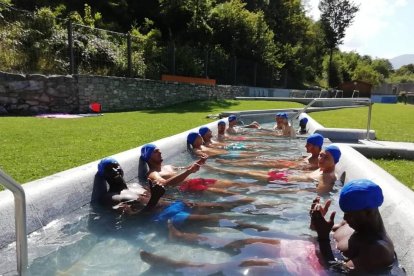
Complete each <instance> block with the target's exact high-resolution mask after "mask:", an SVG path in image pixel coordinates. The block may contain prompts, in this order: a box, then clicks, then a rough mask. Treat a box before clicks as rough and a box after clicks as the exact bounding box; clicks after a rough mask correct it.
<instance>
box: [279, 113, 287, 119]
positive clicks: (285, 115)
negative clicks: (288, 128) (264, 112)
mask: <svg viewBox="0 0 414 276" xmlns="http://www.w3.org/2000/svg"><path fill="white" fill-rule="evenodd" d="M279 117H280V118H283V119H287V118H288V115H287V114H286V112H282V113H280V115H279Z"/></svg>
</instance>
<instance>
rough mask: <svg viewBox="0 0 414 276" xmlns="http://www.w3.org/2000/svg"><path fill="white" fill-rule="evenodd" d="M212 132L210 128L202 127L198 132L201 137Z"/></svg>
mask: <svg viewBox="0 0 414 276" xmlns="http://www.w3.org/2000/svg"><path fill="white" fill-rule="evenodd" d="M209 131H210V129H209V128H208V127H200V129H199V130H198V133H199V134H200V135H201V136H204V135H205V134H206V133H207V132H209Z"/></svg>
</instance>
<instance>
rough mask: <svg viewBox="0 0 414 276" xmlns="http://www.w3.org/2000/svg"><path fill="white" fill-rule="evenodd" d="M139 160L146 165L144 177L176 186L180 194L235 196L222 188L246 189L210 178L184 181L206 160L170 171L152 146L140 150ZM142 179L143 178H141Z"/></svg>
mask: <svg viewBox="0 0 414 276" xmlns="http://www.w3.org/2000/svg"><path fill="white" fill-rule="evenodd" d="M140 160H142V161H144V162H146V164H147V165H148V169H149V170H148V172H147V173H146V175H145V176H146V177H147V179H148V180H150V181H151V182H153V183H158V184H160V185H162V186H164V187H165V186H178V189H179V190H180V191H182V192H187V191H188V192H201V191H209V192H213V193H219V194H223V195H235V194H236V193H233V192H230V191H227V190H226V189H223V188H228V187H234V186H242V187H247V186H248V184H245V183H235V182H233V181H230V180H222V179H211V178H192V179H186V178H187V177H188V176H190V175H191V174H192V173H195V172H197V171H198V170H199V168H200V166H201V165H203V164H204V163H205V162H206V158H204V157H202V158H200V159H199V160H198V161H197V162H195V163H193V164H192V165H190V166H188V167H183V168H181V170H178V169H177V167H172V166H170V170H168V171H166V170H165V169H163V168H164V167H165V166H163V165H162V162H163V159H162V154H161V151H160V149H159V148H157V147H156V146H155V145H153V144H147V145H144V146H142V148H141V156H140ZM141 177H143V176H141ZM246 200H247V199H246Z"/></svg>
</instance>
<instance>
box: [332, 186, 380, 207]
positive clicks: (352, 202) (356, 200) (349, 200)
mask: <svg viewBox="0 0 414 276" xmlns="http://www.w3.org/2000/svg"><path fill="white" fill-rule="evenodd" d="M383 202H384V196H383V195H382V190H381V188H380V186H378V185H377V184H375V183H374V182H372V181H371V180H368V179H356V180H352V181H349V182H348V183H346V184H345V185H344V187H343V188H342V190H341V193H340V195H339V207H341V210H342V211H344V212H352V211H360V210H365V209H372V208H378V207H380V206H381V205H382V203H383Z"/></svg>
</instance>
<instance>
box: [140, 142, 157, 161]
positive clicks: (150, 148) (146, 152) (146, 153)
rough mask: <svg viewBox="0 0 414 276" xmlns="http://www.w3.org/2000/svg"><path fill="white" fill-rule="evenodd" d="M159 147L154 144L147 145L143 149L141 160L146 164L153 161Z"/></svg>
mask: <svg viewBox="0 0 414 276" xmlns="http://www.w3.org/2000/svg"><path fill="white" fill-rule="evenodd" d="M156 148H157V147H156V146H155V145H153V144H146V145H144V146H142V147H141V157H140V158H141V159H142V160H144V161H145V162H148V160H150V159H151V155H152V153H153V152H154V150H155V149H156Z"/></svg>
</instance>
